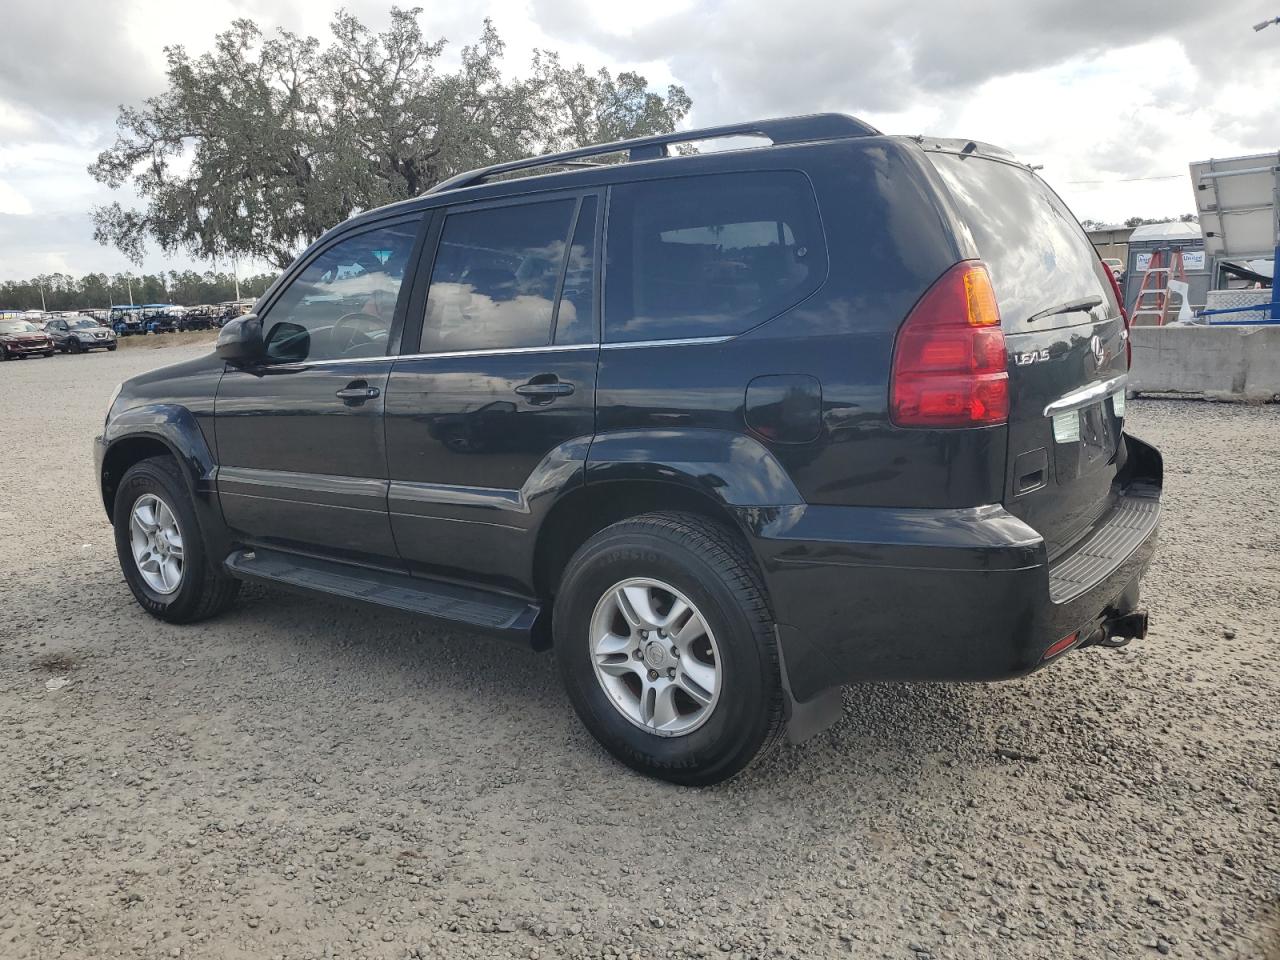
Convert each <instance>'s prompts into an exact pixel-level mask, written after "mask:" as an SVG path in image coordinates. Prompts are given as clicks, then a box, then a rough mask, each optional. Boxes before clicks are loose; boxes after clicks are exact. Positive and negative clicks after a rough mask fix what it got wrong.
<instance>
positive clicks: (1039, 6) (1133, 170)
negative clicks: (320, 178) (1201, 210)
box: [0, 0, 1280, 277]
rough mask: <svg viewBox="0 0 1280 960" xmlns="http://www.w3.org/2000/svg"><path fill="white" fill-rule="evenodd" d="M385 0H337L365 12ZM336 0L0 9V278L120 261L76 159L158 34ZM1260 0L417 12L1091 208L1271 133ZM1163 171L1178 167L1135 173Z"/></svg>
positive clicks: (288, 17) (1163, 206)
mask: <svg viewBox="0 0 1280 960" xmlns="http://www.w3.org/2000/svg"><path fill="white" fill-rule="evenodd" d="M390 2H391V0H347V2H345V6H346V7H347V8H348V9H350V10H351V11H352V12H354V13H355V14H357V15H358V16H360V17H361V18H363V19H365V20H366V21H367V22H369V23H371V24H374V25H378V24H381V23H385V22H386V19H387V11H388V8H389V6H390ZM340 5H343V4H340V3H339V0H333V2H332V3H323V2H322V3H315V2H312V0H257V2H254V0H204V2H202V3H200V4H195V5H190V4H188V5H185V6H182V7H180V8H175V7H174V6H173V4H172V3H171V2H170V0H60V2H59V3H57V4H50V3H48V2H47V0H16V2H14V3H11V4H10V6H9V7H8V8H6V16H5V28H4V30H3V31H0V62H4V63H5V64H6V69H5V70H4V71H0V214H3V220H2V221H0V272H2V273H3V275H4V276H7V277H15V276H25V275H29V274H30V273H31V272H34V271H36V270H45V269H50V268H51V265H53V264H60V265H62V267H63V268H64V269H66V270H68V271H70V272H73V273H84V272H88V271H90V270H108V271H110V270H119V269H124V268H125V267H126V266H127V264H126V263H125V261H124V259H123V258H122V257H120V256H119V254H117V253H116V252H115V251H112V250H108V249H106V248H103V247H100V246H99V245H97V244H96V243H95V242H94V241H93V240H92V228H91V225H90V222H89V219H88V215H87V214H88V211H89V210H90V209H91V208H92V207H93V206H95V205H97V204H100V203H103V202H106V201H108V200H112V199H120V200H122V201H124V202H128V201H129V197H128V196H127V194H124V193H123V192H120V193H114V192H111V191H107V190H106V189H105V188H103V187H101V186H100V185H98V184H97V183H95V182H94V181H93V180H92V179H91V178H90V177H89V175H88V174H87V172H86V171H85V168H86V167H87V166H88V165H89V164H90V163H91V162H92V161H93V159H94V157H95V156H96V154H97V152H98V151H99V150H101V149H103V148H104V147H105V146H107V145H108V144H109V143H110V141H111V139H112V137H113V136H114V129H113V122H114V118H115V113H116V109H117V107H118V106H119V105H120V104H122V103H128V104H137V103H139V102H140V101H141V100H142V99H143V98H144V97H146V96H148V95H152V94H155V93H158V92H159V91H160V90H161V88H162V85H163V70H164V55H163V48H164V46H165V45H166V44H174V43H179V44H183V45H185V46H186V47H187V49H188V50H189V51H191V52H193V53H196V52H201V51H203V50H206V49H208V47H209V46H210V44H211V41H212V39H213V36H214V34H215V33H217V32H218V31H220V30H222V29H225V28H226V27H227V26H228V25H229V23H230V22H231V20H232V19H234V18H236V17H240V16H249V17H252V18H254V19H256V20H257V21H258V22H259V23H260V24H261V25H262V26H264V27H265V28H267V29H271V28H274V27H276V26H280V25H283V26H286V27H288V28H289V29H293V30H296V31H299V32H303V33H310V34H313V35H316V36H319V37H322V38H324V37H326V36H327V24H328V21H329V19H330V18H331V16H332V14H333V10H334V9H336V8H337V7H338V6H340ZM1256 7H1257V4H1256V3H1255V2H1253V0H1218V2H1216V3H1204V2H1202V0H1169V2H1167V3H1164V4H1162V5H1161V7H1160V10H1159V12H1158V15H1155V16H1153V15H1152V12H1151V10H1150V9H1149V7H1148V5H1145V4H1123V3H1119V4H1118V3H1115V2H1113V0H1022V2H1020V3H1017V4H1013V3H1008V2H997V0H973V2H971V3H966V4H946V5H943V4H929V5H927V6H925V5H920V4H906V3H902V2H901V0H808V2H806V3H778V2H777V0H731V2H730V0H649V2H647V3H645V4H643V5H640V6H637V5H634V4H597V3H589V2H588V0H480V2H478V3H472V2H466V3H464V2H462V0H441V2H438V3H436V4H433V5H431V6H430V8H429V9H428V10H427V11H426V12H425V13H424V14H423V15H422V21H423V25H424V28H425V30H426V31H427V33H428V34H430V35H443V36H446V37H448V38H449V39H450V41H451V48H450V49H451V54H450V55H451V56H456V54H457V50H458V48H459V47H460V46H461V45H462V44H463V43H466V42H469V41H470V40H471V39H472V38H474V37H475V36H476V34H477V32H478V30H479V27H480V22H481V19H482V18H483V17H485V16H486V15H487V16H492V17H493V18H494V21H495V23H496V24H497V26H498V29H499V31H500V33H501V34H502V36H503V38H504V39H505V40H506V42H507V57H506V63H507V67H508V69H510V70H512V71H520V70H522V69H523V68H524V67H525V65H526V64H527V62H528V58H529V55H530V53H531V52H532V50H533V49H534V48H536V47H543V48H550V49H556V50H559V51H560V52H561V53H562V54H563V55H564V57H565V58H566V59H568V60H571V61H576V60H581V61H583V62H585V63H586V64H587V65H588V66H591V67H595V66H600V65H609V66H610V67H612V68H614V69H638V70H639V71H640V72H642V73H644V74H645V75H646V76H647V77H648V78H649V81H650V82H651V84H653V86H655V87H657V88H661V87H664V86H665V85H666V84H667V83H669V82H677V83H681V84H683V85H684V86H685V87H686V88H687V89H688V91H689V94H690V95H691V96H692V97H693V100H694V114H693V116H692V117H691V118H690V119H691V121H692V122H694V123H697V124H713V123H723V122H729V121H733V120H742V119H750V118H752V117H759V116H773V115H780V114H787V113H807V112H812V111H815V110H839V111H844V112H849V113H854V114H857V115H859V116H863V117H864V118H866V119H868V120H870V121H871V122H873V123H875V124H876V125H877V126H879V127H880V128H881V129H883V130H885V131H887V132H892V133H917V132H922V133H932V134H939V135H956V136H965V137H972V138H975V139H982V140H988V141H991V142H994V143H998V144H1000V145H1001V146H1005V147H1008V148H1010V149H1012V150H1013V151H1014V152H1015V153H1016V154H1017V155H1018V156H1019V157H1020V158H1022V159H1023V160H1026V161H1029V162H1034V163H1040V164H1044V167H1045V170H1044V175H1045V177H1046V178H1047V179H1048V180H1049V181H1050V183H1052V184H1053V185H1054V186H1055V187H1056V188H1057V189H1058V190H1059V192H1060V193H1062V194H1063V196H1064V198H1065V199H1066V200H1067V202H1068V203H1069V204H1070V205H1071V207H1072V209H1073V210H1075V212H1076V213H1077V215H1079V216H1080V217H1082V218H1090V219H1099V220H1104V219H1122V218H1124V217H1126V216H1131V215H1142V216H1155V215H1162V214H1177V213H1182V212H1185V211H1189V210H1191V209H1192V208H1193V198H1192V194H1191V186H1190V183H1189V180H1188V179H1187V176H1186V171H1187V165H1188V163H1189V162H1191V161H1192V160H1198V159H1203V158H1206V157H1210V156H1231V155H1233V154H1240V153H1249V152H1262V151H1266V150H1271V151H1274V150H1276V149H1277V148H1280V103H1273V102H1269V100H1268V98H1267V97H1266V95H1265V93H1263V94H1261V95H1260V91H1263V92H1265V91H1269V90H1274V89H1276V88H1277V86H1280V60H1277V58H1276V57H1275V56H1274V54H1275V53H1276V52H1280V31H1276V30H1272V31H1264V32H1263V33H1254V32H1253V31H1252V30H1250V29H1249V27H1250V25H1251V24H1252V23H1254V22H1256V21H1257V20H1259V19H1261V16H1262V15H1261V14H1258V12H1257V9H1256ZM176 10H180V14H176V13H175V11H176ZM68 25H72V26H73V27H74V29H68ZM1259 101H1262V102H1261V103H1259ZM1162 175H1174V177H1175V179H1164V180H1151V179H1132V178H1140V177H1157V176H1162ZM59 231H64V233H59ZM186 265H187V262H186V261H185V260H184V259H182V258H179V259H177V260H176V261H165V260H163V259H162V258H159V257H155V258H152V259H151V260H149V261H148V263H147V265H146V266H147V267H148V268H164V267H168V266H178V267H184V266H186Z"/></svg>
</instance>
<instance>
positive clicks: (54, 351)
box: [44, 349, 57, 360]
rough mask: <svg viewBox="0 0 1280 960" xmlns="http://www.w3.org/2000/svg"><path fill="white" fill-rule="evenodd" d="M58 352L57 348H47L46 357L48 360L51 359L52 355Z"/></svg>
mask: <svg viewBox="0 0 1280 960" xmlns="http://www.w3.org/2000/svg"><path fill="white" fill-rule="evenodd" d="M56 352H57V351H56V350H53V349H49V350H46V351H45V352H44V357H45V359H46V360H48V359H49V358H50V357H52V356H53V355H54V354H55V353H56Z"/></svg>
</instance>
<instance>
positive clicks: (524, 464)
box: [386, 192, 603, 590]
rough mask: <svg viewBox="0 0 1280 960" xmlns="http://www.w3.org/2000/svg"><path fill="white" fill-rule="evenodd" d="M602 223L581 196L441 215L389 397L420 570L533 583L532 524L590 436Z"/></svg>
mask: <svg viewBox="0 0 1280 960" xmlns="http://www.w3.org/2000/svg"><path fill="white" fill-rule="evenodd" d="M602 214H603V204H602V203H601V197H600V196H599V195H597V194H595V193H585V194H584V193H577V192H574V193H561V194H550V195H548V194H539V195H538V196H537V197H535V198H518V199H515V200H509V199H508V200H502V201H497V202H489V203H482V204H471V205H467V206H459V207H453V208H450V209H449V210H446V211H444V212H442V213H441V214H438V215H437V223H438V228H437V229H436V230H434V231H433V232H434V233H435V234H436V236H437V237H438V240H437V242H436V243H435V244H434V245H433V246H429V247H428V251H427V253H426V254H424V258H423V263H424V266H423V268H422V271H421V272H422V273H423V274H424V275H427V276H429V286H428V289H427V294H426V298H425V304H424V305H422V306H421V307H419V306H415V307H414V308H413V311H414V313H416V316H411V317H410V318H409V320H408V321H407V323H406V328H405V351H404V352H405V354H406V355H404V356H401V357H400V358H399V359H397V360H396V362H395V366H394V367H393V368H392V372H391V378H390V383H389V384H388V388H387V407H386V441H387V457H388V465H389V476H390V481H391V483H390V489H389V492H388V506H389V510H390V516H391V527H392V530H393V532H394V535H395V541H396V545H397V546H398V547H399V550H400V555H401V557H402V558H403V559H404V560H405V562H406V563H407V564H408V565H409V567H410V570H411V571H412V572H413V573H415V574H420V575H428V576H432V575H434V576H447V577H465V578H474V577H482V578H484V579H487V580H489V581H490V582H491V583H493V584H494V585H496V586H500V587H507V588H511V589H516V590H527V589H529V585H528V584H527V583H525V582H523V579H522V578H524V577H526V576H527V571H528V569H529V566H530V551H531V550H532V546H533V539H534V537H533V532H532V531H533V527H534V518H535V516H536V515H537V511H538V510H541V509H545V506H544V505H545V503H546V502H549V501H550V500H553V499H554V497H553V496H550V495H551V494H554V493H555V492H556V491H558V490H559V489H560V488H561V487H563V486H566V485H572V484H574V483H581V478H582V471H583V464H584V462H585V458H586V450H587V445H588V443H589V441H590V438H591V435H592V433H593V431H594V426H595V387H596V365H597V359H598V357H599V352H600V344H599V340H600V337H599V332H598V331H599V326H598V319H597V318H598V307H597V302H598V296H597V293H596V291H597V277H598V274H599V266H598V257H597V256H596V254H595V251H596V250H597V249H598V237H599V232H600V229H601V221H602V219H603V216H602ZM433 253H434V256H433V255H432V254H433ZM415 303H416V301H415ZM419 333H420V336H419ZM539 501H542V503H539Z"/></svg>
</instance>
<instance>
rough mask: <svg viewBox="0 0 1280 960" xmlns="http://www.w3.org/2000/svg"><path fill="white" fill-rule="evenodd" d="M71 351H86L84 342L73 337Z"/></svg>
mask: <svg viewBox="0 0 1280 960" xmlns="http://www.w3.org/2000/svg"><path fill="white" fill-rule="evenodd" d="M71 352H72V353H84V344H83V343H81V342H80V341H79V340H76V339H72V341H71Z"/></svg>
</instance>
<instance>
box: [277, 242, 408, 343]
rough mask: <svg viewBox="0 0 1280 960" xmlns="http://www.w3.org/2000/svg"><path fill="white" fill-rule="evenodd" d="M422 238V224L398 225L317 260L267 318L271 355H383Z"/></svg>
mask: <svg viewBox="0 0 1280 960" xmlns="http://www.w3.org/2000/svg"><path fill="white" fill-rule="evenodd" d="M416 232H417V224H416V223H399V224H396V225H394V226H388V227H380V228H379V229H377V230H368V231H365V232H364V233H357V234H354V235H352V236H349V237H344V238H343V239H342V240H340V241H338V242H337V243H335V244H334V245H333V246H331V247H329V248H328V249H327V250H325V251H324V252H323V253H321V254H320V255H319V256H318V257H316V259H315V260H313V261H311V263H310V265H308V266H307V268H306V269H305V270H303V271H302V273H300V274H299V275H298V276H297V277H296V278H295V279H294V280H293V281H292V282H291V283H290V284H289V286H288V287H287V288H285V290H284V292H283V293H282V294H281V295H280V298H279V299H278V300H276V302H275V303H274V304H273V305H272V306H271V308H270V309H269V310H268V311H267V313H266V316H265V317H263V320H262V329H263V331H264V332H265V334H264V335H265V339H266V345H267V356H269V357H271V358H272V359H273V360H278V361H301V360H338V359H342V358H344V357H380V356H383V355H384V354H385V353H386V352H387V336H388V334H389V333H390V331H391V320H392V317H393V316H394V314H395V309H396V298H397V297H398V296H399V295H400V283H401V281H402V280H403V279H404V272H405V266H406V265H407V264H408V262H409V254H410V253H411V252H412V251H413V238H414V234H415V233H416Z"/></svg>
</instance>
